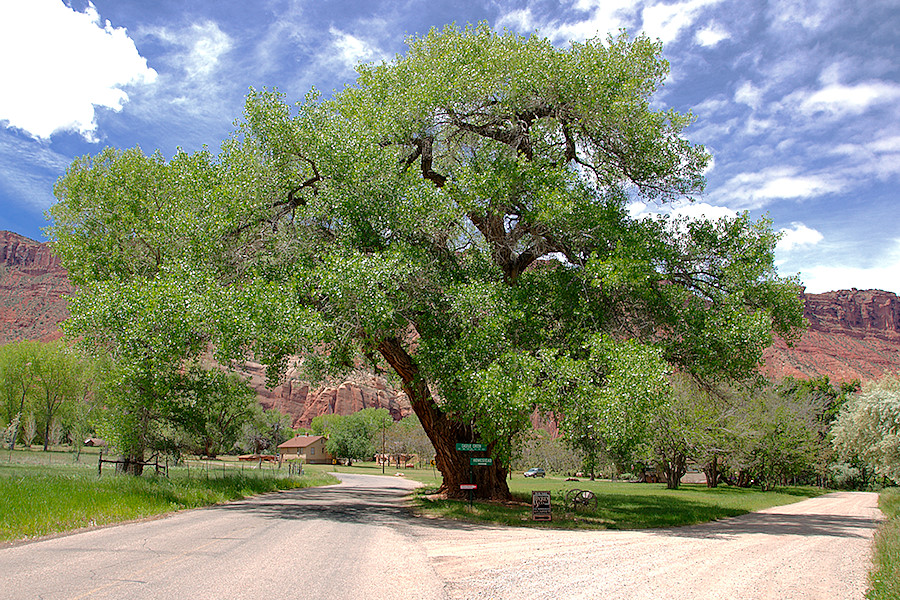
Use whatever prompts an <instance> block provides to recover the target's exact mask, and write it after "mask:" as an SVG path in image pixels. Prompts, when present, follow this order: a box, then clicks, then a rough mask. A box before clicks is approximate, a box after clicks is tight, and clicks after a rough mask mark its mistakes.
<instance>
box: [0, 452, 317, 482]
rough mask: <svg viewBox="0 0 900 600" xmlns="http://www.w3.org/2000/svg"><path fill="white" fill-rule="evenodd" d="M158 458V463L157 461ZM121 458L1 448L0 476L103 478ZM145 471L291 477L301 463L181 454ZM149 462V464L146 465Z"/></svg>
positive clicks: (163, 458) (151, 464) (190, 475)
mask: <svg viewBox="0 0 900 600" xmlns="http://www.w3.org/2000/svg"><path fill="white" fill-rule="evenodd" d="M157 461H158V462H157ZM122 462H123V461H122V460H121V459H120V458H118V457H115V456H113V455H109V454H107V453H106V452H101V449H100V448H85V449H83V450H82V451H81V452H77V451H76V450H73V449H71V448H67V447H58V448H53V449H51V450H49V451H47V452H44V451H42V450H41V449H39V448H16V449H15V450H9V449H8V448H2V449H0V476H3V475H12V474H24V473H27V472H32V471H34V472H47V473H59V474H67V473H89V472H90V471H93V472H94V474H95V475H98V474H99V475H100V476H103V477H106V476H108V475H112V474H113V473H115V472H118V471H120V470H121V469H113V468H108V467H107V468H104V467H105V466H106V465H107V464H110V463H112V464H115V465H116V466H120V464H121V463H122ZM143 464H144V466H145V468H144V474H145V475H150V474H158V475H160V476H166V475H167V476H178V477H187V478H206V479H214V478H225V477H229V476H233V475H238V474H240V475H244V476H263V477H273V476H274V477H290V476H297V475H302V474H303V465H301V464H300V463H299V462H297V461H283V462H280V461H277V460H268V459H267V460H261V459H255V460H252V461H247V460H239V459H238V457H236V456H222V457H219V458H214V459H206V458H203V459H201V458H193V457H188V458H185V457H182V458H181V459H180V460H178V461H176V460H174V459H173V458H172V457H167V456H165V455H161V456H159V457H151V459H150V460H149V461H146V462H144V463H143ZM148 465H149V467H148Z"/></svg>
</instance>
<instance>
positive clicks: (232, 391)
mask: <svg viewBox="0 0 900 600" xmlns="http://www.w3.org/2000/svg"><path fill="white" fill-rule="evenodd" d="M184 376H185V380H184V384H183V389H181V390H179V393H178V399H177V401H176V403H175V406H173V409H172V420H173V422H174V423H175V424H177V425H178V426H179V427H182V428H184V429H185V430H186V432H187V433H189V435H190V436H191V437H192V438H193V439H194V444H195V445H196V447H197V453H198V454H202V455H203V456H206V457H208V458H215V457H216V456H217V455H218V454H220V453H222V452H227V451H229V450H231V448H233V447H234V445H235V443H237V441H238V438H239V436H240V434H241V430H242V429H243V427H244V424H245V423H247V422H248V421H249V420H250V419H251V418H253V416H254V414H255V412H254V407H255V406H256V404H257V400H256V391H255V390H254V389H253V388H252V387H250V386H249V385H248V384H247V382H246V381H245V380H244V379H242V378H241V377H240V376H239V375H237V374H234V373H226V372H224V371H222V370H220V369H216V368H203V367H201V366H200V365H192V366H191V367H190V368H189V369H187V370H186V372H185V374H184ZM275 422H277V423H282V421H281V419H277V420H276V421H275ZM284 429H287V426H285V427H284ZM275 445H276V446H277V444H275Z"/></svg>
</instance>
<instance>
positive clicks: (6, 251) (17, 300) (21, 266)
mask: <svg viewBox="0 0 900 600" xmlns="http://www.w3.org/2000/svg"><path fill="white" fill-rule="evenodd" d="M74 291H75V289H74V288H73V287H72V284H70V283H69V279H68V277H67V275H66V270H65V269H63V268H62V266H61V265H60V263H59V258H57V257H56V256H55V255H54V254H53V253H52V252H51V251H50V247H49V246H48V245H47V244H42V243H39V242H35V241H34V240H30V239H28V238H26V237H23V236H21V235H18V234H15V233H11V232H9V231H0V344H5V343H8V342H14V341H18V340H42V341H49V340H53V339H57V338H59V337H60V335H62V334H61V332H60V330H59V324H60V323H61V322H62V321H64V320H65V319H66V317H67V316H68V314H69V312H68V302H67V301H66V299H65V296H67V295H70V294H72V293H73V292H74Z"/></svg>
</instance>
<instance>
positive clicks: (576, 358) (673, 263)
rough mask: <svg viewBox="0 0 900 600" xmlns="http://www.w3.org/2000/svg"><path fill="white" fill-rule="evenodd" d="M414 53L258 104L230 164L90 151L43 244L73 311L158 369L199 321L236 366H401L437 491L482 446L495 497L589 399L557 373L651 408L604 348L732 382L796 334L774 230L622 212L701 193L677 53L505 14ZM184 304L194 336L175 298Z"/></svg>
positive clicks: (233, 143) (795, 307)
mask: <svg viewBox="0 0 900 600" xmlns="http://www.w3.org/2000/svg"><path fill="white" fill-rule="evenodd" d="M409 43H410V50H409V52H408V53H407V54H406V55H405V56H401V57H398V58H397V59H395V60H394V61H391V62H389V63H384V64H381V65H363V66H361V67H360V69H359V78H358V80H357V85H356V86H355V87H350V88H347V89H345V90H344V91H342V92H340V93H337V94H335V96H334V97H333V98H331V99H328V100H321V99H319V98H318V97H317V96H316V95H315V94H310V95H309V96H308V97H307V99H306V100H305V101H304V102H302V103H301V104H300V105H299V106H298V108H297V109H296V111H293V112H292V110H291V108H290V107H289V106H287V105H286V104H285V103H284V102H283V101H282V98H281V97H280V96H279V95H278V94H275V93H269V92H259V93H257V92H254V93H252V94H251V96H250V97H249V99H248V102H247V105H246V111H245V117H246V122H245V124H244V125H243V126H242V127H241V129H240V131H239V132H238V134H237V135H236V136H235V138H234V139H233V140H230V141H229V142H228V143H226V144H225V145H224V146H223V153H222V155H221V156H220V157H218V158H213V157H211V156H210V155H209V154H208V153H206V152H201V153H197V154H194V155H186V154H179V155H177V156H176V157H174V158H173V159H172V160H171V161H169V162H168V163H166V162H165V161H163V160H162V159H161V158H160V157H159V156H158V155H154V156H153V157H149V158H148V157H144V156H143V155H142V154H141V153H140V152H139V151H138V150H129V151H125V152H119V151H112V150H109V151H105V152H103V153H101V154H100V155H99V156H98V157H97V158H96V159H89V158H85V159H81V160H79V161H76V163H75V164H73V165H72V167H70V169H69V171H68V172H67V175H66V176H65V177H64V178H63V179H62V180H61V181H60V182H59V183H58V185H57V187H56V194H57V197H58V198H59V199H60V202H59V203H58V204H56V205H55V206H54V207H53V208H52V209H51V211H52V216H53V218H54V220H55V225H54V227H52V228H51V230H50V235H51V237H52V238H53V240H54V242H55V244H56V247H57V250H58V251H59V253H60V254H61V256H62V257H63V261H64V264H65V266H66V267H67V268H68V269H69V272H70V276H72V277H73V279H74V280H75V281H76V283H79V284H82V285H83V286H84V287H83V288H82V289H83V290H84V292H83V294H84V296H83V297H84V298H85V300H84V304H82V305H81V306H76V307H75V310H74V311H73V316H74V318H75V320H76V321H78V320H81V321H84V319H83V315H85V314H88V313H90V312H91V311H82V307H86V306H88V305H89V304H90V305H91V306H93V307H96V309H97V312H96V315H95V316H96V318H94V319H92V320H93V321H94V324H93V325H92V327H85V328H83V329H82V330H83V331H84V332H85V335H86V336H87V335H93V336H94V337H95V338H96V337H97V335H96V334H90V333H89V331H90V330H91V329H94V331H101V332H105V333H103V334H102V335H101V336H100V337H101V338H103V339H106V340H107V341H113V342H114V344H113V346H116V347H122V346H126V347H127V346H129V344H128V343H125V342H124V340H127V339H143V338H144V337H149V338H150V340H149V341H150V342H151V344H150V345H151V347H155V348H156V349H155V350H154V352H157V353H158V357H157V360H159V361H160V362H161V364H162V365H163V366H165V367H166V368H164V369H162V371H163V372H167V371H168V370H170V367H169V366H168V365H170V364H174V363H175V362H177V361H174V360H170V359H174V358H176V357H181V358H182V360H183V359H184V357H185V356H188V355H190V354H191V353H196V352H197V351H198V345H199V342H200V340H202V339H204V335H209V336H210V339H211V341H214V342H215V343H216V349H217V352H218V355H219V358H220V359H222V360H225V359H227V358H229V357H231V358H237V357H242V356H244V355H245V354H246V353H247V351H248V349H250V348H252V350H253V352H254V353H255V354H256V355H257V357H259V358H260V359H261V360H262V362H264V363H266V364H267V365H269V366H270V367H271V373H272V374H273V375H275V374H276V373H277V372H278V370H279V369H280V368H282V367H283V366H284V364H285V361H286V357H287V356H289V355H290V354H292V353H295V352H296V351H297V349H298V348H301V349H313V348H315V349H316V351H317V352H318V351H321V350H323V349H324V350H326V351H327V352H328V366H330V367H331V368H333V369H335V370H339V369H347V368H350V367H351V366H352V365H353V360H352V359H353V357H354V356H356V355H362V356H366V357H368V358H369V359H370V360H371V361H372V362H373V363H374V366H375V368H377V369H390V370H392V371H393V373H394V374H395V375H396V377H397V378H398V379H399V381H400V383H401V387H402V388H403V390H404V391H405V392H406V394H407V396H408V397H409V398H410V401H411V404H412V406H413V410H414V411H415V412H416V415H417V416H418V417H419V420H420V422H421V424H422V426H423V428H424V430H425V431H426V433H427V434H428V436H429V439H430V440H431V442H432V444H433V445H434V448H435V452H436V462H437V465H438V468H439V469H440V471H441V473H442V475H443V478H444V484H443V488H444V490H445V491H446V492H447V493H448V494H451V495H459V494H460V493H461V492H460V491H459V484H460V483H462V482H465V481H468V477H469V465H468V462H469V461H468V459H469V455H468V454H465V453H462V452H459V451H457V450H456V443H457V442H472V441H481V442H484V443H486V444H487V446H488V448H489V452H490V453H491V454H492V455H493V456H494V457H495V459H496V460H495V461H494V466H492V467H483V468H479V469H477V470H476V481H477V483H478V494H479V495H480V496H487V497H500V498H502V497H507V496H508V488H507V485H506V474H507V469H508V466H509V461H510V459H511V457H512V456H513V454H514V448H515V445H516V444H517V443H518V441H519V434H520V432H522V431H523V430H525V429H527V428H528V427H529V426H530V421H529V416H530V414H531V413H532V412H533V410H534V409H535V408H539V409H542V410H546V411H555V412H557V413H558V414H561V415H566V414H568V412H569V411H574V409H575V408H576V406H575V405H574V404H572V402H573V401H577V400H579V399H580V396H579V395H577V394H576V395H572V396H569V395H566V394H565V393H562V394H561V393H559V392H564V389H563V388H562V387H561V386H558V385H556V384H555V383H554V382H555V381H556V380H558V379H563V380H567V381H568V380H570V377H569V376H568V375H569V374H570V373H573V372H576V373H582V374H584V376H585V377H586V378H587V379H586V380H583V381H579V382H577V385H578V386H587V385H591V386H593V387H594V389H595V390H596V391H597V392H598V393H599V394H601V395H603V396H604V397H605V398H606V399H607V401H608V402H604V403H601V404H600V405H599V406H598V407H597V408H598V409H601V410H602V409H603V407H604V406H605V405H606V404H608V403H609V402H613V400H612V399H615V398H620V397H621V398H625V399H626V400H625V401H624V402H628V401H629V400H639V396H636V395H634V394H633V393H632V391H631V390H629V389H627V388H626V389H622V390H617V389H615V388H616V386H617V385H619V383H620V382H621V383H624V384H626V385H628V384H630V380H629V379H628V378H617V377H615V376H614V375H613V374H612V373H611V371H607V370H604V369H605V368H607V369H608V366H609V365H610V364H612V363H611V361H610V360H608V359H607V360H603V359H602V357H599V356H598V355H597V353H598V348H600V349H602V348H606V349H611V348H616V349H617V352H618V353H619V355H620V356H621V355H622V354H628V353H632V352H634V353H637V356H643V355H645V354H648V353H649V354H654V353H658V356H659V357H660V360H663V361H665V362H667V363H671V364H674V365H677V366H678V367H679V368H681V369H684V370H686V371H688V372H690V373H693V374H694V375H695V376H697V377H712V376H720V375H723V374H724V375H729V376H737V375H744V374H746V373H747V372H749V371H750V370H752V369H753V368H754V367H755V366H756V363H757V361H758V358H759V355H760V352H761V350H762V348H764V347H766V346H767V345H768V344H769V343H770V342H771V332H772V330H773V329H775V330H776V331H777V332H779V333H780V334H783V335H785V336H788V337H790V335H791V334H792V332H793V329H794V328H795V327H796V326H798V325H799V324H800V322H801V307H800V303H799V297H798V291H799V290H798V287H797V285H796V282H794V281H784V280H781V279H779V278H778V277H777V275H776V273H775V269H774V262H773V255H772V252H773V248H774V244H775V241H776V240H777V235H775V234H774V233H773V232H772V231H771V228H770V225H769V223H768V222H766V221H760V222H755V223H754V222H751V221H750V220H749V219H748V218H747V217H746V216H740V217H738V218H735V219H723V220H719V221H716V222H694V221H690V222H680V223H675V222H672V220H671V219H667V218H664V217H660V218H658V219H642V220H635V219H633V218H631V217H630V216H629V213H628V211H627V209H626V205H627V203H628V202H631V201H654V202H661V203H662V202H666V201H669V200H673V199H677V198H684V197H691V196H692V195H693V194H695V193H698V192H699V191H701V189H702V187H703V177H702V173H703V170H704V168H705V166H706V162H707V159H708V157H707V155H706V153H705V151H704V150H703V149H702V147H698V146H693V145H691V144H690V143H689V142H687V141H686V140H685V139H683V138H682V131H683V129H684V127H685V126H686V125H687V124H688V123H689V122H690V120H691V117H690V116H689V115H688V116H685V115H680V114H678V113H676V112H674V111H666V110H654V109H653V108H651V102H652V96H653V93H654V92H655V90H656V89H657V88H658V86H659V85H660V84H661V83H662V81H663V78H664V76H665V74H666V71H667V68H668V65H667V64H666V62H665V61H664V60H663V59H662V58H661V56H660V46H659V44H658V43H654V42H652V41H650V40H648V39H646V38H642V37H640V38H636V39H628V38H627V37H626V36H624V35H623V36H621V37H618V38H611V39H608V40H606V41H605V43H604V41H602V40H590V41H588V42H586V43H584V44H573V45H571V46H570V47H567V48H557V47H555V46H553V45H552V44H551V43H550V42H549V41H548V40H546V39H543V38H540V37H538V36H531V37H519V36H516V35H513V34H511V33H504V34H497V33H494V32H492V31H490V29H489V28H488V27H487V26H479V27H467V28H465V29H459V28H456V27H448V28H446V29H444V30H443V31H432V32H430V33H429V34H428V35H427V36H424V37H421V38H412V39H410V41H409ZM511 74H514V76H511ZM120 290H121V292H120ZM120 293H121V294H122V295H123V297H125V298H134V299H135V300H136V301H137V300H140V299H143V301H144V303H145V306H146V308H145V309H144V310H145V312H144V313H142V314H141V315H140V316H141V317H142V318H143V319H144V320H146V321H148V322H151V323H155V324H157V325H161V324H163V323H167V326H171V327H173V328H174V330H175V335H173V336H172V337H171V339H170V340H169V342H171V345H170V346H168V345H166V344H160V345H159V347H156V346H154V344H155V342H153V340H152V336H148V335H147V333H148V332H146V331H144V332H138V333H141V335H137V336H135V337H133V338H132V337H131V334H130V333H129V335H126V336H124V337H123V336H121V335H119V333H118V332H116V331H115V330H114V328H112V325H113V324H112V322H111V321H112V318H113V317H112V316H113V315H117V314H119V313H120V312H121V311H118V312H117V310H116V307H117V305H118V304H119V303H120V299H119V298H118V297H117V296H118V295H119V294H120ZM166 296H168V297H169V299H168V300H163V298H164V297H166ZM185 297H191V298H195V297H196V303H194V302H191V303H190V305H189V306H185V307H184V308H185V309H186V310H185V313H186V314H187V315H194V316H192V317H191V318H190V319H185V320H191V322H192V323H193V324H192V325H191V326H189V327H181V326H180V321H179V320H178V319H174V317H173V316H172V315H169V316H166V315H167V314H168V313H166V311H165V310H163V309H164V307H165V306H166V302H169V303H172V304H173V305H174V304H176V303H178V302H180V299H181V298H185ZM195 305H196V306H205V310H204V311H203V312H202V314H201V313H196V312H195V311H194V310H191V308H192V307H193V306H195ZM134 306H135V309H136V310H137V307H138V306H139V304H138V303H137V302H136V303H135V304H134ZM102 315H106V316H105V317H102ZM101 317H102V318H101ZM161 317H162V318H161ZM170 317H172V320H171V322H170V321H169V318H170ZM154 331H157V330H154ZM598 340H604V341H603V342H602V343H600V342H599V341H598ZM204 341H205V340H204ZM167 343H168V342H167ZM167 348H169V349H170V350H171V351H169V350H167ZM312 356H313V354H312V353H310V356H307V358H309V359H311V358H312ZM142 360H143V359H141V357H140V355H139V354H135V355H134V356H132V357H131V358H130V359H129V360H128V361H126V363H127V364H142V365H143V364H147V365H149V364H150V363H149V362H147V363H145V362H142ZM310 362H312V361H310ZM139 371H140V372H143V373H148V371H147V369H145V368H143V367H142V368H141V369H139ZM140 379H141V378H138V380H140ZM135 389H137V390H148V392H147V393H150V391H152V386H149V385H144V386H136V388H135ZM137 397H138V396H135V398H137ZM152 397H153V394H150V395H149V396H145V397H144V398H145V399H149V398H152ZM142 402H143V401H142ZM152 404H153V403H152V402H149V404H148V405H149V406H152ZM600 420H601V421H602V415H600Z"/></svg>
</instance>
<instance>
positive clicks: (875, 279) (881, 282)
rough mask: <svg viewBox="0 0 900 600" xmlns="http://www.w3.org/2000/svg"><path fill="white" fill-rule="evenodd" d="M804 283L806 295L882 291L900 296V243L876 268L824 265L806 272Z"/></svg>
mask: <svg viewBox="0 0 900 600" xmlns="http://www.w3.org/2000/svg"><path fill="white" fill-rule="evenodd" d="M800 280H801V281H802V282H803V284H804V285H805V286H806V291H808V292H810V293H813V294H819V293H822V292H828V291H832V290H841V289H848V288H854V287H855V288H857V289H861V290H864V289H878V290H886V291H889V292H894V293H895V294H900V239H897V240H894V245H893V247H892V248H890V249H889V250H888V251H887V252H886V253H885V254H884V255H883V256H880V257H878V259H877V260H876V261H874V264H873V265H872V266H857V265H852V264H833V263H832V264H823V265H815V266H813V267H810V268H807V269H803V270H801V272H800Z"/></svg>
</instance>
